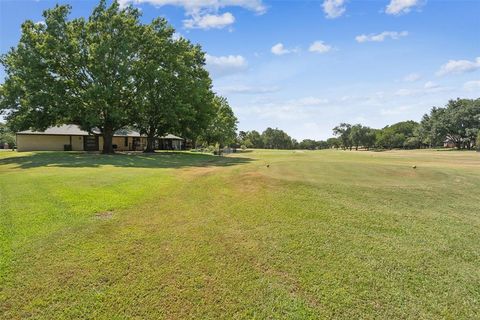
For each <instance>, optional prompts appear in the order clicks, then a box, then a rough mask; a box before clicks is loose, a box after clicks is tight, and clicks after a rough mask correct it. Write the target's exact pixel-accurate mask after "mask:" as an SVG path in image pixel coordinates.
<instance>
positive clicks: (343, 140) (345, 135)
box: [333, 123, 352, 150]
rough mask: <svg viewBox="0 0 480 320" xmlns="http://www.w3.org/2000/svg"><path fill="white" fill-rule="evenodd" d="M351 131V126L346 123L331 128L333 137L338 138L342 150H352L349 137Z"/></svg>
mask: <svg viewBox="0 0 480 320" xmlns="http://www.w3.org/2000/svg"><path fill="white" fill-rule="evenodd" d="M351 130H352V125H351V124H348V123H340V125H338V126H336V127H335V128H333V135H334V136H336V137H338V140H339V142H340V145H341V146H342V148H343V149H348V148H349V149H350V150H352V140H351V137H350V131H351Z"/></svg>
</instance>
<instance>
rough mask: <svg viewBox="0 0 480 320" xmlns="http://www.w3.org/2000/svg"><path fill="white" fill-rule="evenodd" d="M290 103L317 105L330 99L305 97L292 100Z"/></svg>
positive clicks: (306, 105)
mask: <svg viewBox="0 0 480 320" xmlns="http://www.w3.org/2000/svg"><path fill="white" fill-rule="evenodd" d="M289 103H290V104H292V105H295V106H298V107H315V106H319V105H322V104H326V103H328V99H322V98H316V97H305V98H301V99H297V100H290V102H289Z"/></svg>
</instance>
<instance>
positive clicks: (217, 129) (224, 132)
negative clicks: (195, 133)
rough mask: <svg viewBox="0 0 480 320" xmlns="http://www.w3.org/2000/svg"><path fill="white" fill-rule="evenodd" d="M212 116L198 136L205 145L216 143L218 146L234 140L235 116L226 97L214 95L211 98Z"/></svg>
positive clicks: (226, 144) (228, 143)
mask: <svg viewBox="0 0 480 320" xmlns="http://www.w3.org/2000/svg"><path fill="white" fill-rule="evenodd" d="M213 108H214V116H213V119H212V121H211V122H210V123H209V125H208V127H207V128H206V129H205V131H204V132H203V133H202V135H201V137H200V141H201V142H205V143H206V144H207V145H212V144H215V143H218V144H219V145H220V147H224V146H228V145H230V144H232V143H233V142H234V141H235V138H236V135H237V134H236V130H237V122H238V121H237V118H236V117H235V114H234V113H233V110H232V108H231V107H230V105H229V104H228V101H227V99H226V98H224V97H221V96H215V97H214V99H213Z"/></svg>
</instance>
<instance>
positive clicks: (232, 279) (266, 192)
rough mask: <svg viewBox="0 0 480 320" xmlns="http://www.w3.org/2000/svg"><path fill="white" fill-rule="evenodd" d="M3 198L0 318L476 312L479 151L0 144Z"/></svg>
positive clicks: (460, 315)
mask: <svg viewBox="0 0 480 320" xmlns="http://www.w3.org/2000/svg"><path fill="white" fill-rule="evenodd" d="M267 164H269V165H270V166H269V167H268V168H267V166H266V165H267ZM413 165H416V166H417V169H413V168H412V166H413ZM0 211H1V214H0V259H1V260H0V268H1V269H0V318H4V319H24V318H35V319H62V318H63V319H73V318H86V319H125V318H138V319H144V318H151V319H161V318H165V319H172V318H174V319H176V318H178V319H185V318H191V319H229V318H237V319H238V318H247V319H251V318H257V319H265V318H270V319H317V318H319V319H332V318H333V319H442V318H444V319H475V318H477V319H478V318H480V153H475V152H455V151H452V152H437V151H391V152H344V151H305V152H301V151H296V152H295V151H263V150H260V151H253V152H245V153H240V154H236V155H231V156H229V157H223V158H219V157H213V156H208V155H201V154H193V153H163V154H156V155H114V156H103V155H95V154H81V153H47V152H46V153H13V152H1V153H0Z"/></svg>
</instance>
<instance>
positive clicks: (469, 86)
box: [463, 80, 480, 91]
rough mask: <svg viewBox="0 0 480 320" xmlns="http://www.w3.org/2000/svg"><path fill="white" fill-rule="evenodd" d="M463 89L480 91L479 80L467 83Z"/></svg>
mask: <svg viewBox="0 0 480 320" xmlns="http://www.w3.org/2000/svg"><path fill="white" fill-rule="evenodd" d="M463 88H464V89H465V90H467V91H476V90H480V80H472V81H467V82H465V83H464V84H463Z"/></svg>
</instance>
